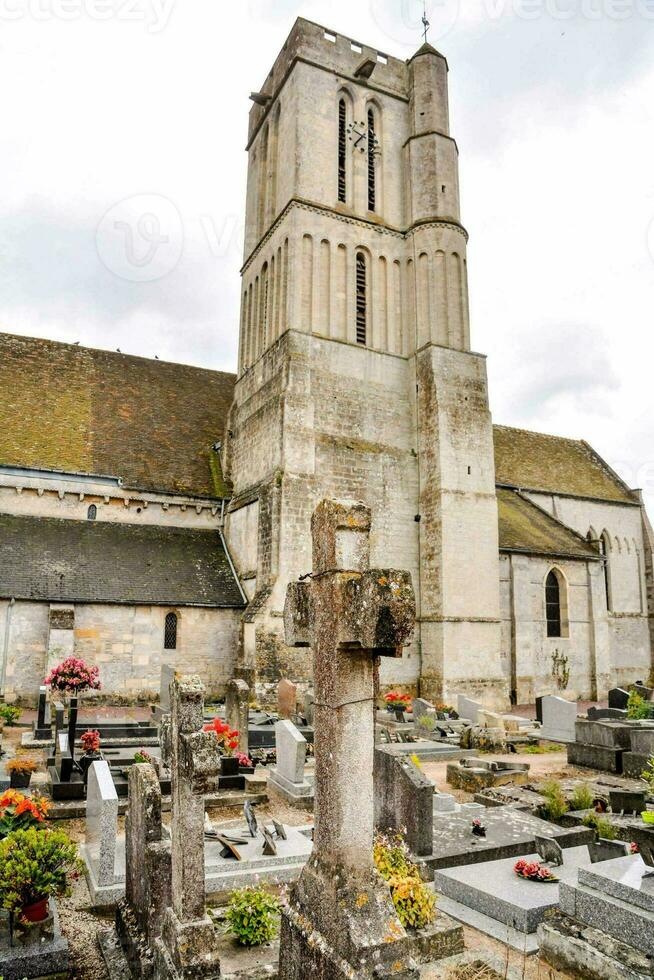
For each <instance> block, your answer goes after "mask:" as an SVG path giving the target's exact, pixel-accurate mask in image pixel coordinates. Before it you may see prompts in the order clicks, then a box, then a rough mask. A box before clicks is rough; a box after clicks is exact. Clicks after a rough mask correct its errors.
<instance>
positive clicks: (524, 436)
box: [493, 425, 639, 504]
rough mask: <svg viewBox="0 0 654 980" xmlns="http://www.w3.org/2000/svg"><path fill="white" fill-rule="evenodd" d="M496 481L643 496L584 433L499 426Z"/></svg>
mask: <svg viewBox="0 0 654 980" xmlns="http://www.w3.org/2000/svg"><path fill="white" fill-rule="evenodd" d="M493 434H494V441H495V482H496V483H497V484H499V485H502V486H511V487H516V488H518V489H521V490H540V491H544V492H546V493H560V494H566V495H569V496H572V497H587V498H591V499H595V500H611V501H615V502H617V503H627V504H634V503H635V504H637V503H639V501H638V497H637V496H636V494H634V493H633V492H632V491H631V490H630V489H629V488H628V487H627V486H626V484H625V483H623V482H622V480H621V479H620V478H619V477H618V475H617V474H616V473H614V472H613V470H612V469H611V468H610V466H608V465H607V463H605V462H604V460H603V459H602V458H601V457H600V456H598V455H597V453H596V452H595V450H594V449H592V447H591V446H589V445H588V443H587V442H583V440H581V439H563V438H562V437H560V436H550V435H545V433H542V432H528V431H527V430H526V429H512V428H509V427H508V426H504V425H496V426H494V427H493Z"/></svg>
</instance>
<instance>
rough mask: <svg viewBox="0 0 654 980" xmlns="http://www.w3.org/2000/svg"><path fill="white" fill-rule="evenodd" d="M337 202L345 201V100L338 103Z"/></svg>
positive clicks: (343, 202)
mask: <svg viewBox="0 0 654 980" xmlns="http://www.w3.org/2000/svg"><path fill="white" fill-rule="evenodd" d="M338 200H339V201H340V202H341V204H345V202H346V200H347V106H346V104H345V99H340V100H339V103H338Z"/></svg>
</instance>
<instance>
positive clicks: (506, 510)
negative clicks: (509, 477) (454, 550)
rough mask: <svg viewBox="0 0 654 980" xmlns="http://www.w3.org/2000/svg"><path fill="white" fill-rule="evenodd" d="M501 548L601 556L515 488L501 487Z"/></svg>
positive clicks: (499, 495) (499, 500) (502, 549)
mask: <svg viewBox="0 0 654 980" xmlns="http://www.w3.org/2000/svg"><path fill="white" fill-rule="evenodd" d="M497 510H498V519H499V532H500V551H521V552H527V553H529V554H535V555H557V556H559V557H564V556H567V557H570V558H586V559H588V558H598V557H599V554H598V552H597V551H596V550H595V549H594V548H593V547H591V545H590V544H588V542H587V541H585V540H584V538H582V537H581V536H580V535H578V534H576V533H575V532H574V531H571V530H570V529H569V528H567V527H565V526H564V525H563V524H560V523H559V521H557V520H556V519H555V518H554V517H550V515H549V514H547V513H546V512H545V511H544V510H542V509H541V508H540V507H536V505H535V504H532V503H531V501H530V500H527V498H526V497H523V496H522V494H520V493H517V492H516V491H515V490H507V489H505V488H502V487H498V490H497Z"/></svg>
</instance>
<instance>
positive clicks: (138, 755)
mask: <svg viewBox="0 0 654 980" xmlns="http://www.w3.org/2000/svg"><path fill="white" fill-rule="evenodd" d="M134 762H149V763H150V764H152V763H153V762H154V759H153V758H152V756H151V755H150V753H149V752H146V751H145V749H139V750H138V752H135V753H134Z"/></svg>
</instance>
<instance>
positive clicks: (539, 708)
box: [536, 697, 543, 725]
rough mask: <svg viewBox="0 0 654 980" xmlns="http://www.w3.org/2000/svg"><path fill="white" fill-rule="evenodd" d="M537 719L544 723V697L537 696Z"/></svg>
mask: <svg viewBox="0 0 654 980" xmlns="http://www.w3.org/2000/svg"><path fill="white" fill-rule="evenodd" d="M536 721H539V722H540V723H541V725H542V724H543V699H542V697H540V698H536Z"/></svg>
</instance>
